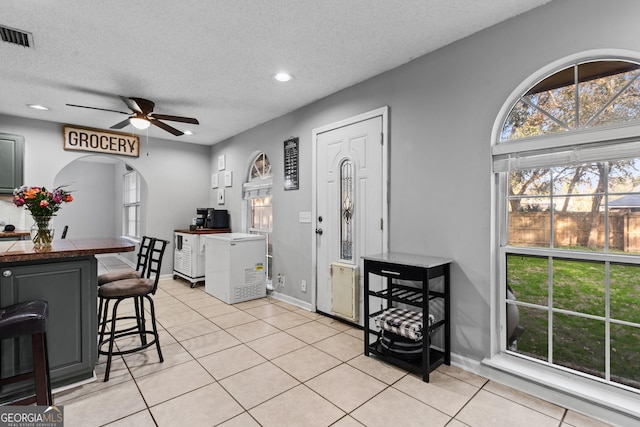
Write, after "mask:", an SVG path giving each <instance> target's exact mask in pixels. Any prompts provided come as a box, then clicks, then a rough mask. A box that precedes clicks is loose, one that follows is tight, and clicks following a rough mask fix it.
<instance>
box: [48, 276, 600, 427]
mask: <svg viewBox="0 0 640 427" xmlns="http://www.w3.org/2000/svg"><path fill="white" fill-rule="evenodd" d="M103 266H104V265H103ZM112 267H113V266H112ZM107 268H109V266H108V265H107ZM113 268H115V267H113ZM154 301H155V305H156V315H157V319H158V323H159V325H158V326H159V327H160V329H161V330H160V342H161V345H162V352H163V355H164V359H165V360H164V363H159V362H158V354H157V352H156V350H155V347H151V348H149V349H147V350H146V351H145V352H139V353H134V354H130V355H126V356H124V357H117V358H115V362H114V364H113V366H112V371H111V378H110V380H109V381H108V382H107V383H104V382H103V381H102V379H103V377H104V366H105V361H106V358H105V357H104V356H101V357H100V359H99V361H98V362H99V365H98V366H97V369H96V374H97V376H98V380H97V381H94V382H91V383H89V384H86V385H84V386H82V387H77V388H74V389H71V390H67V391H63V392H60V393H56V394H55V395H54V402H55V404H57V405H63V406H64V411H65V427H75V426H81V427H87V426H102V425H109V426H141V427H144V426H195V427H200V426H218V425H220V426H225V427H235V426H239V427H240V426H241V427H245V426H246V427H251V426H277V427H284V426H300V427H313V426H336V427H351V426H363V425H364V426H371V427H374V426H385V427H387V426H402V427H409V426H420V427H424V426H449V427H461V426H478V427H481V426H487V427H497V426H508V427H512V426H535V427H544V426H550V427H551V426H556V427H569V426H574V427H583V426H594V427H595V426H604V425H605V424H602V423H600V422H598V421H595V420H593V419H589V418H587V417H585V416H583V415H580V414H578V413H576V412H573V411H570V410H567V409H565V408H562V407H559V406H556V405H554V404H551V403H549V402H545V401H543V400H540V399H537V398H534V397H531V396H528V395H526V394H523V393H521V392H519V391H516V390H513V389H511V388H508V387H505V386H502V385H500V384H498V383H496V382H493V381H489V380H487V379H485V378H482V377H479V376H477V375H474V374H471V373H469V372H466V371H464V370H461V369H459V368H455V367H453V366H441V367H439V368H438V369H437V370H436V371H435V372H434V373H432V375H431V381H430V382H429V383H425V382H423V381H422V380H421V379H420V378H419V377H417V376H415V375H412V374H408V373H407V372H405V371H402V370H400V369H398V368H395V367H393V366H391V365H388V364H385V363H383V362H380V361H378V360H376V359H374V358H370V357H365V356H364V355H363V354H362V353H363V341H362V331H361V330H358V329H355V328H352V327H350V326H348V325H345V324H343V323H340V322H337V321H335V320H333V319H330V318H327V317H324V316H319V315H317V314H315V313H310V312H308V311H306V310H302V309H299V308H297V307H294V306H292V305H289V304H286V303H283V302H280V301H278V300H276V299H272V298H262V299H259V300H253V301H247V302H244V303H240V304H235V305H232V306H231V305H227V304H225V303H223V302H221V301H219V300H217V299H216V298H214V297H212V296H210V295H208V294H207V293H205V292H204V288H203V286H202V285H199V286H198V287H197V288H195V289H192V288H190V287H189V285H188V284H187V283H186V282H183V281H174V280H172V279H163V280H161V281H160V286H159V290H158V292H157V293H156V295H155V297H154ZM128 344H129V345H130V344H132V343H127V342H123V343H121V346H126V345H128Z"/></svg>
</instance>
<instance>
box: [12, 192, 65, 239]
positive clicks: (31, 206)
mask: <svg viewBox="0 0 640 427" xmlns="http://www.w3.org/2000/svg"><path fill="white" fill-rule="evenodd" d="M62 187H63V186H60V187H58V188H56V189H54V190H53V191H48V190H47V189H46V188H45V187H27V186H26V185H23V186H22V187H20V188H16V189H15V190H13V203H14V204H15V205H16V206H18V207H22V206H24V207H25V208H27V209H28V210H29V212H31V216H33V220H34V221H35V224H34V226H33V227H31V240H32V241H33V245H34V247H35V249H37V250H46V249H47V248H49V247H50V246H51V242H53V228H52V227H51V224H50V220H51V217H52V216H53V215H55V213H56V212H58V211H59V210H60V208H61V207H62V204H63V203H70V202H72V201H73V197H72V196H71V194H70V193H69V192H68V191H65V190H63V189H62Z"/></svg>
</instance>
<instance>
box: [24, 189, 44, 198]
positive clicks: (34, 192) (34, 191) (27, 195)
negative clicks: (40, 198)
mask: <svg viewBox="0 0 640 427" xmlns="http://www.w3.org/2000/svg"><path fill="white" fill-rule="evenodd" d="M39 192H40V187H31V188H29V189H28V190H27V191H25V192H24V198H25V199H35V198H36V196H37V195H38V193H39Z"/></svg>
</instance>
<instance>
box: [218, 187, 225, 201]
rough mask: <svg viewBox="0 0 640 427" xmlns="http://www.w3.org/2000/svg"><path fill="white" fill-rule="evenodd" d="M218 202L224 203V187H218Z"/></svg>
mask: <svg viewBox="0 0 640 427" xmlns="http://www.w3.org/2000/svg"><path fill="white" fill-rule="evenodd" d="M218 204H219V205H224V188H218Z"/></svg>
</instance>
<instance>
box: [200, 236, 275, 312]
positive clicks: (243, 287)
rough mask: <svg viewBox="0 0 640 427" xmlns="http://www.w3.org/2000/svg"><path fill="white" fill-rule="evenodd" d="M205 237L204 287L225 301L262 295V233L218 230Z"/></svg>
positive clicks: (239, 300)
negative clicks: (222, 231) (220, 231)
mask: <svg viewBox="0 0 640 427" xmlns="http://www.w3.org/2000/svg"><path fill="white" fill-rule="evenodd" d="M201 237H203V238H204V239H205V273H204V275H205V278H204V290H205V292H206V293H208V294H209V295H213V296H214V297H216V298H218V299H219V300H221V301H224V302H226V303H227V304H235V303H237V302H242V301H248V300H252V299H256V298H262V297H264V296H266V294H267V290H266V283H265V273H266V268H265V267H266V265H265V262H266V252H267V247H266V243H265V238H264V236H260V235H257V234H243V233H221V234H212V235H203V236H201Z"/></svg>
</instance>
